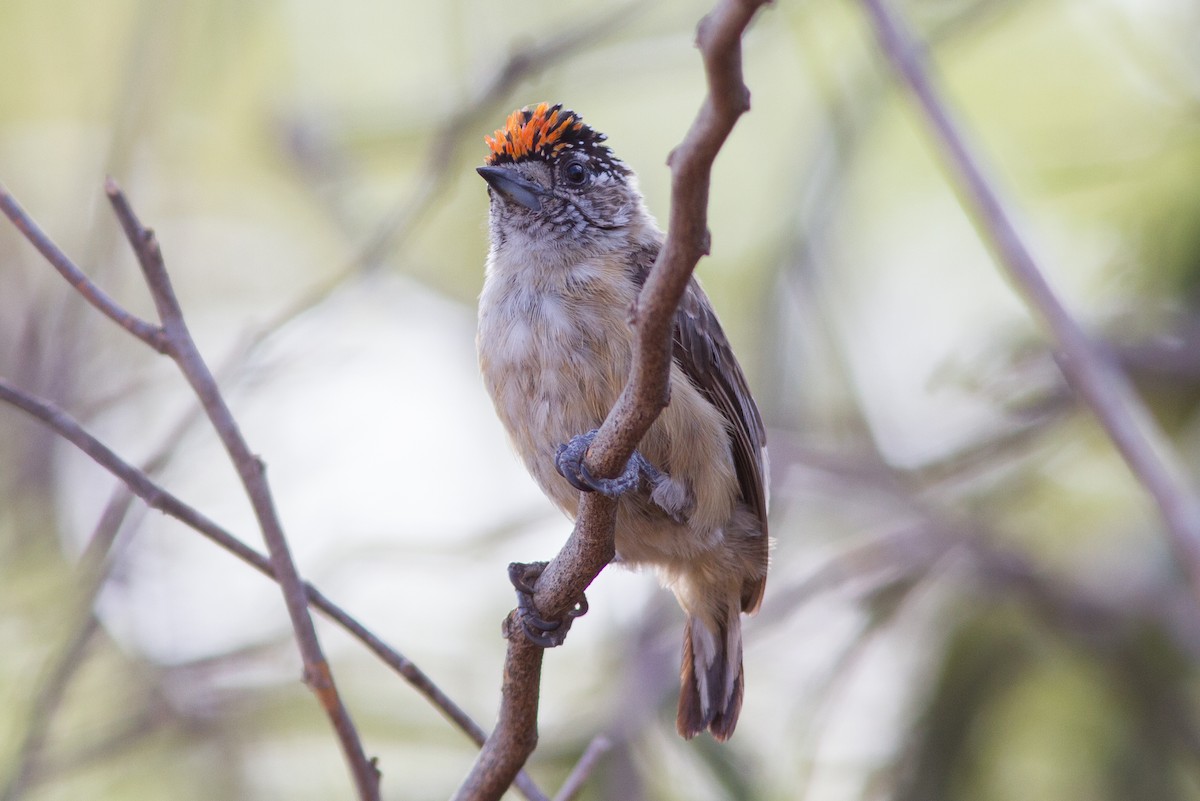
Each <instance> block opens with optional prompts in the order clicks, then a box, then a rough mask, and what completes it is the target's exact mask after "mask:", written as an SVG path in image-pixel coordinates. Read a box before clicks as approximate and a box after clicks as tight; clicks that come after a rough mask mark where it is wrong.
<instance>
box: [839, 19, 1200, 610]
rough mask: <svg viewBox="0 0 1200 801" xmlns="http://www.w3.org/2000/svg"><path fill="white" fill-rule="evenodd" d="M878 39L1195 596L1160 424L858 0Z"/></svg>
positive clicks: (1196, 520)
mask: <svg viewBox="0 0 1200 801" xmlns="http://www.w3.org/2000/svg"><path fill="white" fill-rule="evenodd" d="M863 6H864V8H865V9H866V10H867V13H868V15H869V16H870V18H871V22H872V23H873V24H874V26H875V32H876V35H877V37H878V39H879V44H880V47H881V48H882V49H883V51H884V53H885V54H886V55H887V57H888V59H889V61H890V62H891V64H892V68H893V70H894V71H895V73H896V75H897V76H898V77H899V78H900V80H902V81H903V82H904V83H905V84H906V85H907V86H908V88H909V90H910V91H911V92H912V93H913V96H914V97H915V99H916V101H917V105H918V107H919V109H920V111H921V113H922V114H923V116H924V118H925V122H926V124H928V126H929V128H930V130H931V132H932V134H933V136H934V138H935V140H936V142H937V144H938V146H939V155H941V156H942V158H943V159H944V161H945V164H946V167H947V168H948V170H949V172H950V175H951V178H952V180H953V183H954V185H955V188H956V189H957V190H958V192H959V194H960V196H961V197H962V198H963V199H964V201H965V202H966V203H967V205H968V206H969V207H970V210H971V211H972V212H973V218H974V220H975V224H976V226H977V227H978V229H979V230H980V232H981V234H982V235H983V236H984V238H985V239H986V240H987V241H988V242H989V243H990V244H991V246H992V248H993V249H994V251H995V252H996V253H997V254H998V256H999V257H1000V263H1001V265H1002V266H1003V267H1004V268H1005V269H1006V270H1007V274H1008V278H1009V280H1010V281H1011V283H1012V284H1013V286H1014V287H1015V288H1016V290H1017V291H1018V293H1019V294H1020V295H1021V297H1022V298H1024V300H1025V304H1026V306H1028V307H1029V310H1030V312H1031V313H1032V314H1033V316H1034V317H1035V318H1036V319H1037V320H1038V321H1039V322H1040V323H1041V325H1042V327H1043V328H1044V329H1045V330H1046V331H1047V332H1049V334H1050V336H1051V338H1052V340H1053V342H1054V346H1055V348H1056V350H1057V359H1058V364H1059V368H1060V369H1061V370H1062V372H1063V375H1064V376H1066V378H1067V381H1068V382H1070V384H1071V386H1072V387H1073V388H1074V390H1075V392H1076V393H1078V395H1079V397H1080V398H1081V399H1082V400H1083V402H1084V404H1086V405H1087V407H1088V408H1089V409H1090V410H1091V412H1092V414H1093V415H1095V417H1096V420H1097V421H1098V422H1099V423H1100V425H1101V427H1102V428H1103V429H1104V431H1105V432H1106V433H1107V435H1108V438H1109V439H1110V440H1111V441H1112V443H1113V444H1114V445H1115V446H1116V448H1117V450H1118V451H1119V452H1120V454H1121V456H1122V458H1124V460H1125V463H1126V464H1127V465H1128V467H1129V469H1130V471H1131V472H1132V473H1133V474H1134V476H1135V478H1136V479H1137V480H1138V481H1139V482H1140V483H1141V484H1142V486H1143V487H1145V489H1146V491H1147V492H1148V493H1149V494H1150V495H1151V497H1152V498H1153V499H1154V501H1155V503H1156V504H1157V505H1158V509H1159V513H1160V515H1161V516H1162V519H1163V522H1164V523H1165V525H1166V532H1167V535H1168V539H1169V541H1170V544H1171V547H1172V549H1173V551H1174V554H1175V558H1176V560H1177V561H1178V563H1179V565H1180V567H1181V568H1182V569H1183V571H1184V573H1185V574H1186V576H1187V578H1188V581H1189V584H1190V586H1191V591H1192V595H1193V596H1194V597H1195V599H1196V600H1197V601H1198V602H1200V500H1198V499H1197V497H1196V494H1195V491H1194V489H1193V488H1192V486H1191V485H1190V481H1189V479H1188V478H1187V476H1186V474H1185V472H1184V470H1183V469H1182V467H1181V466H1180V465H1179V464H1178V463H1177V459H1176V458H1175V457H1174V456H1173V455H1172V451H1171V447H1170V445H1169V443H1168V441H1167V438H1166V437H1165V436H1164V435H1163V433H1162V431H1160V430H1159V428H1158V427H1157V426H1156V425H1155V423H1154V421H1153V419H1152V418H1151V416H1150V414H1149V412H1148V411H1147V410H1146V408H1145V406H1144V405H1143V404H1142V402H1141V400H1140V399H1139V398H1138V396H1137V394H1136V392H1135V391H1134V389H1133V387H1132V386H1131V384H1130V383H1129V380H1128V378H1126V376H1125V375H1124V373H1122V372H1121V370H1120V369H1119V368H1118V367H1117V366H1116V364H1115V363H1114V361H1113V360H1112V359H1111V358H1110V357H1109V355H1108V354H1107V353H1105V352H1104V351H1102V350H1101V348H1100V347H1099V346H1097V345H1096V343H1094V342H1093V341H1092V340H1091V339H1090V338H1089V337H1088V336H1087V334H1085V333H1084V331H1083V329H1082V328H1081V327H1080V325H1079V323H1078V322H1076V321H1075V318H1074V317H1072V316H1071V314H1070V312H1068V311H1067V309H1066V307H1065V306H1064V305H1063V302H1062V301H1061V300H1060V299H1059V298H1058V296H1057V295H1056V294H1055V292H1054V290H1053V288H1052V287H1051V286H1050V284H1049V282H1048V281H1047V280H1046V278H1045V275H1044V271H1043V270H1042V269H1041V268H1040V267H1039V265H1038V263H1037V260H1036V259H1035V258H1034V256H1033V253H1032V252H1031V250H1030V249H1029V247H1028V245H1027V244H1026V243H1025V241H1024V240H1023V239H1022V237H1021V234H1020V232H1019V231H1018V230H1017V226H1016V224H1015V222H1014V221H1013V218H1012V215H1011V213H1010V212H1009V211H1008V209H1007V208H1006V207H1005V204H1004V202H1003V201H1002V200H1001V198H1000V196H999V193H998V192H997V191H996V189H995V188H994V187H993V185H992V183H991V181H990V180H989V179H988V177H987V176H986V175H985V174H984V170H983V167H982V166H981V165H980V162H979V160H978V159H977V158H976V157H975V156H974V154H973V153H972V152H971V150H970V148H969V147H968V145H967V141H966V137H965V136H964V134H963V133H962V131H961V129H960V127H959V126H958V124H957V123H956V122H955V120H954V119H953V117H952V115H951V112H950V110H949V107H948V106H947V104H946V102H945V101H944V100H943V98H942V97H941V96H940V94H939V92H938V89H937V87H936V86H935V85H934V82H933V79H932V77H931V75H930V71H929V69H928V68H927V66H926V64H925V62H924V60H923V58H922V57H921V50H920V47H919V45H918V44H917V42H916V40H915V39H914V37H913V35H912V33H911V32H910V31H909V30H908V28H907V25H906V24H905V23H904V21H903V20H902V19H901V17H900V16H899V15H898V14H896V13H894V12H893V11H892V10H891V8H890V7H889V5H888V3H887V0H863Z"/></svg>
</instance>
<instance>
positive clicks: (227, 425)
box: [105, 178, 379, 799]
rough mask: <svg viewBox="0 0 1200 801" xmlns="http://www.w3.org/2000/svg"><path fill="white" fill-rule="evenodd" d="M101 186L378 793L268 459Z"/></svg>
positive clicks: (337, 723) (154, 260) (316, 675)
mask: <svg viewBox="0 0 1200 801" xmlns="http://www.w3.org/2000/svg"><path fill="white" fill-rule="evenodd" d="M105 192H106V193H107V194H108V199H109V201H110V202H111V203H112V206H113V210H114V212H115V213H116V215H117V219H118V220H119V221H120V223H121V227H122V228H124V229H125V236H126V237H127V238H128V239H129V244H130V245H131V246H132V247H133V250H134V252H135V253H136V255H137V258H138V263H139V264H140V265H141V268H142V274H143V275H144V277H145V279H146V285H147V287H148V288H149V289H150V294H151V296H152V297H153V299H154V305H155V307H156V308H157V309H158V316H159V319H160V320H161V322H162V331H163V333H164V335H165V336H166V338H167V352H168V355H170V356H171V358H172V359H173V360H174V361H175V363H176V364H177V365H178V366H179V369H180V371H181V372H182V373H183V375H184V377H185V378H186V379H187V382H188V384H190V385H191V387H192V391H193V392H194V393H195V394H196V397H197V398H199V399H200V403H201V405H202V406H203V407H204V411H205V414H207V416H208V419H209V421H210V422H211V423H212V426H213V428H214V430H215V431H216V433H217V436H218V437H219V438H220V440H221V443H222V444H223V445H224V446H225V450H226V451H227V452H228V454H229V457H230V459H231V460H232V462H233V466H234V469H235V470H236V471H237V474H238V477H239V478H240V479H241V482H242V486H243V487H244V488H245V491H246V494H247V496H249V498H250V505H251V507H252V508H253V509H254V516H255V518H256V519H257V521H258V525H259V528H260V529H261V531H262V534H263V539H264V540H265V542H266V544H267V550H268V552H269V553H270V554H271V564H272V566H273V567H274V569H275V576H276V578H277V580H278V581H279V586H280V588H281V589H282V590H283V597H284V603H285V604H286V606H287V610H288V615H289V617H290V618H291V621H292V629H293V630H294V631H295V633H296V643H297V645H298V646H299V649H300V654H301V657H302V658H303V660H304V681H305V683H306V684H307V685H308V686H309V688H310V689H311V690H312V691H313V692H314V693H315V694H316V696H317V699H318V700H319V701H320V703H321V706H322V708H323V709H324V710H325V713H326V715H328V716H329V719H330V722H331V723H332V725H333V728H334V731H336V732H337V735H338V741H339V742H340V743H341V746H342V752H343V754H344V756H345V757H346V761H347V762H348V763H349V765H350V768H351V772H352V773H353V775H354V780H355V784H356V785H357V787H358V794H359V797H360V798H362V799H378V798H379V771H378V770H377V769H376V767H375V765H374V763H373V762H372V761H371V760H369V759H368V758H367V756H366V754H365V752H364V751H363V747H362V741H361V740H360V739H359V736H358V732H357V730H356V729H355V727H354V722H353V720H351V718H350V713H349V711H348V710H347V709H346V706H345V704H343V703H342V699H341V697H340V696H339V695H338V692H337V685H336V684H335V682H334V679H333V673H332V671H331V670H330V668H329V662H328V660H326V659H325V654H324V652H323V651H322V649H321V643H320V641H319V640H318V639H317V631H316V628H315V627H314V626H313V622H312V618H311V617H310V616H309V614H308V598H307V595H306V593H305V590H304V583H303V582H302V581H301V579H300V573H299V571H298V570H297V569H296V564H295V562H294V561H293V559H292V554H291V549H290V548H289V546H288V543H287V538H286V536H285V535H284V533H283V525H282V523H281V522H280V520H279V515H278V513H277V512H276V510H275V501H274V499H273V498H272V497H271V487H270V484H268V483H267V480H266V466H265V465H264V464H263V462H262V460H261V459H259V458H258V457H257V456H256V455H255V454H254V453H252V452H251V450H250V446H249V445H248V444H247V442H246V440H245V438H244V437H243V436H242V434H241V431H240V429H239V427H238V424H237V421H236V420H235V419H234V417H233V412H232V411H230V409H229V406H228V404H226V402H225V398H224V397H223V396H222V395H221V391H220V389H219V388H218V386H217V381H216V379H215V378H214V377H213V374H212V371H211V370H209V368H208V365H207V364H206V363H205V361H204V359H203V357H201V355H200V351H199V349H198V348H197V347H196V343H195V341H194V340H193V339H192V335H191V333H190V332H189V331H188V328H187V323H186V321H185V320H184V317H183V310H182V308H181V307H180V305H179V301H178V300H177V299H176V297H175V290H174V288H173V287H172V286H171V279H170V277H169V276H168V275H167V270H166V266H165V264H164V263H163V257H162V250H161V249H160V248H159V246H158V240H157V239H156V238H155V236H154V232H153V231H151V230H150V229H148V228H146V227H144V226H143V225H142V224H141V222H140V221H139V220H138V219H137V216H136V215H135V214H134V212H133V209H132V208H131V207H130V205H129V201H128V200H127V199H126V198H125V196H124V194H122V192H121V190H120V188H119V187H118V186H117V184H116V182H115V181H113V180H112V179H111V178H110V179H109V180H108V181H107V183H106V184H105Z"/></svg>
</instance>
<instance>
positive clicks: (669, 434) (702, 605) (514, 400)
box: [478, 103, 768, 740]
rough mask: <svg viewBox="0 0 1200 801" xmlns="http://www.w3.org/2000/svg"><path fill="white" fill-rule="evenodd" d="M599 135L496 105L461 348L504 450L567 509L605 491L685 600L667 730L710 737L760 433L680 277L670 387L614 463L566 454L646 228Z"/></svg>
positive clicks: (753, 573)
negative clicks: (671, 722)
mask: <svg viewBox="0 0 1200 801" xmlns="http://www.w3.org/2000/svg"><path fill="white" fill-rule="evenodd" d="M605 138H606V137H605V136H604V134H602V133H598V132H596V131H594V130H593V129H592V128H590V127H588V126H587V125H585V124H584V122H583V120H582V119H581V118H580V117H579V115H578V114H576V113H575V112H573V111H570V110H568V109H565V108H563V107H562V105H561V104H558V105H548V104H546V103H541V104H539V105H537V106H530V107H527V108H524V109H520V110H518V111H515V112H513V113H512V115H511V116H509V118H508V120H507V122H506V124H505V125H504V127H503V128H500V129H499V130H497V131H496V132H495V133H494V134H493V135H492V136H490V137H487V138H486V141H487V144H488V147H489V148H490V153H489V155H488V157H487V165H486V166H484V167H480V168H478V171H479V174H480V175H481V176H482V177H483V178H484V180H486V181H487V182H488V185H489V187H490V188H489V193H488V194H489V195H490V198H491V200H490V204H491V210H490V233H491V250H490V252H489V253H488V258H487V274H486V279H485V281H484V286H483V292H482V294H481V295H480V299H479V333H478V348H479V364H480V368H481V371H482V373H483V378H484V382H485V384H486V385H487V389H488V392H489V393H490V394H491V396H492V401H493V402H494V403H495V406H496V411H497V413H498V414H499V417H500V419H501V421H502V422H503V423H504V425H505V427H506V428H507V429H508V433H509V435H510V436H511V438H512V441H513V443H514V444H515V446H516V449H517V451H518V452H519V453H520V455H521V457H522V459H523V460H524V461H525V465H526V467H527V468H528V469H529V471H530V473H532V474H533V477H534V479H536V480H537V482H538V484H539V485H541V488H542V490H543V491H544V492H545V493H546V495H547V496H549V498H550V499H551V500H552V501H553V502H554V503H555V504H557V505H558V507H559V508H561V509H562V510H563V511H564V512H566V514H567V515H568V516H570V517H571V518H572V519H574V517H575V514H576V511H577V508H578V504H579V492H580V490H583V491H600V492H603V493H605V494H608V495H612V496H617V497H619V501H618V507H617V525H616V535H615V536H616V543H615V544H616V551H617V557H618V559H619V560H620V561H621V562H623V563H624V564H627V565H647V566H653V567H654V568H655V569H656V570H657V571H658V573H659V575H660V576H661V578H662V581H663V583H664V584H665V585H666V586H668V587H669V588H670V589H671V590H672V591H674V593H675V596H676V598H677V599H678V600H679V604H680V606H681V607H683V610H684V612H685V613H686V614H687V625H686V627H685V629H684V640H683V663H682V666H681V669H680V679H681V685H682V686H681V689H680V696H679V715H678V718H677V721H676V725H677V728H678V729H679V733H680V734H681V735H683V736H684V737H688V738H690V737H693V736H695V735H696V734H698V733H699V732H702V731H704V730H705V729H708V730H709V731H710V732H711V733H712V735H713V736H714V737H715V738H716V739H718V740H725V739H727V738H728V737H729V735H730V734H732V733H733V729H734V726H735V725H736V724H737V718H738V712H739V711H740V709H741V705H742V693H743V672H742V633H741V614H742V613H743V612H745V613H752V612H754V611H756V610H757V609H758V606H759V604H760V603H761V601H762V596H763V587H764V586H765V583H766V575H767V550H768V539H767V493H766V485H765V478H766V452H765V445H766V439H765V436H764V433H763V425H762V420H761V419H760V417H759V414H758V409H757V408H756V407H755V405H754V400H753V399H752V398H751V396H750V390H749V388H748V387H747V385H746V379H745V376H744V375H743V374H742V370H741V368H740V367H739V366H738V363H737V360H736V359H735V358H734V356H733V352H732V351H731V350H730V347H729V342H728V340H727V339H726V338H725V334H724V333H723V332H722V330H721V326H720V324H719V323H718V322H717V317H716V314H715V313H714V312H713V309H712V305H711V304H710V303H709V300H708V298H707V297H706V296H705V294H704V291H703V290H702V289H701V288H700V285H699V284H698V283H696V281H695V279H692V281H691V282H690V283H689V284H688V287H687V290H686V292H685V293H684V295H683V299H682V301H681V302H680V305H679V309H678V311H677V312H676V314H675V318H674V349H673V361H672V366H671V375H670V385H669V386H670V403H669V404H668V406H667V407H666V408H665V409H664V410H663V412H662V414H661V415H660V416H659V418H658V420H657V421H656V422H655V423H654V424H653V425H652V426H651V428H650V430H649V432H648V433H647V434H646V436H645V437H644V438H643V439H642V441H641V443H640V444H639V446H638V449H637V451H636V452H635V454H634V456H633V458H631V459H630V462H629V465H628V467H627V468H626V470H625V471H624V473H623V474H622V475H621V476H620V477H618V478H617V479H612V480H599V479H596V478H594V477H592V476H591V475H590V474H589V473H588V471H587V469H586V467H584V456H585V455H586V452H587V448H588V445H589V444H590V443H591V440H592V437H593V436H594V435H595V433H596V429H597V428H598V426H599V425H600V424H601V423H602V422H603V421H604V419H605V417H606V416H607V415H608V413H609V410H610V409H611V408H612V406H613V404H615V403H616V401H617V398H618V396H619V395H620V394H621V391H622V389H623V388H624V386H625V382H626V380H627V378H628V376H629V371H630V366H631V363H632V359H633V347H634V331H633V328H632V326H631V323H630V312H631V310H632V309H633V307H634V303H635V301H636V299H637V296H638V293H639V292H640V291H641V288H642V285H643V284H644V283H645V281H646V277H647V275H648V274H649V271H650V268H651V266H652V265H653V264H654V261H655V258H656V257H657V255H658V251H659V249H660V248H661V246H662V243H663V234H662V232H661V231H659V229H658V227H657V225H656V224H655V222H654V219H653V218H652V217H651V216H650V214H649V212H648V211H647V210H646V207H645V204H644V203H643V200H642V195H641V192H640V191H639V189H638V184H637V177H636V176H635V175H634V174H633V171H632V170H630V169H629V167H627V166H626V165H625V164H624V163H623V162H621V161H620V160H619V159H618V158H617V157H616V156H614V155H613V153H612V151H611V150H610V149H609V148H608V147H607V146H606V145H604V144H603V143H604V141H605ZM518 589H519V590H520V589H521V587H520V585H519V584H518ZM525 589H526V590H527V591H528V588H527V587H526V588H525ZM527 600H528V599H527ZM529 605H530V604H529V603H528V602H527V603H526V605H525V606H526V607H528V606H529ZM525 611H526V612H529V611H530V610H529V609H528V608H526V609H525ZM534 619H535V620H536V618H534ZM539 623H540V624H541V626H542V629H543V630H545V629H553V628H555V627H556V626H557V624H555V623H552V624H545V623H544V622H542V621H539ZM535 628H536V627H535ZM528 630H529V629H528V627H527V631H528ZM532 636H533V638H534V639H535V641H540V642H542V643H543V644H556V642H545V641H544V640H542V639H541V638H539V637H538V636H537V632H536V631H534V632H532Z"/></svg>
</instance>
